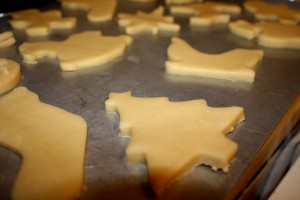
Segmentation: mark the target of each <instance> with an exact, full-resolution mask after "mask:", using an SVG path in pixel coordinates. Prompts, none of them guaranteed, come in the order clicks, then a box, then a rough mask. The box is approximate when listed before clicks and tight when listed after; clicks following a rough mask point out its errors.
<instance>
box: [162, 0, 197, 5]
mask: <svg viewBox="0 0 300 200" xmlns="http://www.w3.org/2000/svg"><path fill="white" fill-rule="evenodd" d="M195 1H198V2H202V0H165V3H166V4H167V5H170V4H185V3H192V2H195Z"/></svg>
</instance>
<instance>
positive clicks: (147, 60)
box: [0, 0, 300, 199]
mask: <svg viewBox="0 0 300 200" xmlns="http://www.w3.org/2000/svg"><path fill="white" fill-rule="evenodd" d="M158 4H161V1H157V2H155V1H153V2H150V3H136V2H129V1H124V0H123V1H121V0H120V1H119V5H118V12H120V11H122V12H135V11H136V10H138V9H140V10H145V11H150V10H152V9H153V8H155V7H156V6H157V5H158ZM52 8H60V5H59V3H54V4H51V5H47V6H45V7H42V8H41V9H45V10H47V9H52ZM64 13H65V15H76V16H77V17H78V28H76V29H75V30H73V31H72V32H73V33H74V32H81V31H84V30H101V31H102V32H103V34H104V35H120V34H124V30H123V29H121V28H119V27H118V25H117V21H116V18H115V19H114V20H112V21H110V22H106V23H99V24H92V23H89V22H87V20H86V19H85V12H84V11H78V12H71V11H64ZM240 17H241V18H246V19H248V20H253V19H252V17H251V16H250V15H249V14H247V13H243V14H242V15H241V16H240ZM8 19H9V17H5V18H1V19H0V24H1V27H0V31H1V32H3V31H5V30H10V26H9V24H8V22H7V20H8ZM176 22H178V23H180V24H181V27H182V29H181V31H180V33H179V34H178V35H177V36H178V37H180V38H183V39H184V40H186V41H187V42H188V43H190V44H191V45H192V46H193V47H194V48H196V49H198V50H201V51H204V52H207V53H220V52H223V51H227V50H231V49H233V48H250V49H252V48H253V49H262V50H264V52H265V54H264V57H263V59H262V61H261V63H260V65H259V66H258V68H257V71H256V78H255V82H254V83H252V84H250V83H244V82H232V81H226V80H218V79H212V78H201V77H187V76H176V75H168V74H166V73H165V71H164V63H165V61H166V59H167V51H166V50H167V47H168V46H169V44H170V39H171V37H172V36H174V35H165V34H161V35H158V36H153V35H151V34H146V33H145V34H139V35H135V36H133V43H132V45H131V46H130V47H129V48H128V50H127V51H126V54H125V55H124V56H122V57H121V58H118V59H117V60H115V61H113V62H110V63H108V64H105V65H104V66H99V67H94V68H89V69H84V70H80V71H74V72H63V71H61V70H60V68H59V65H58V62H57V61H51V60H47V59H43V60H40V61H39V62H38V64H36V65H26V64H24V63H22V59H21V56H20V54H19V53H18V46H19V45H20V44H21V43H23V42H24V41H32V40H39V39H28V38H26V37H25V34H24V33H23V32H20V31H14V34H15V37H16V38H17V44H16V45H14V46H12V47H10V48H6V49H2V50H0V57H4V58H10V59H13V60H15V61H17V62H19V63H20V64H21V67H22V73H23V79H22V81H21V83H20V84H19V86H26V87H27V88H29V89H30V90H32V91H33V92H35V93H37V94H38V95H39V97H40V99H41V101H43V102H45V103H49V104H51V105H54V106H57V107H60V108H63V109H65V110H67V111H70V112H72V113H76V114H78V115H80V116H82V117H83V118H85V120H86V121H87V123H88V141H87V149H86V161H85V191H84V192H83V194H82V197H81V198H82V199H120V198H122V199H156V198H157V197H156V196H155V195H154V193H153V192H152V190H151V187H150V185H149V183H148V182H147V169H146V166H145V165H142V164H141V165H131V164H128V163H127V162H126V160H125V149H126V145H127V144H128V142H129V140H130V139H128V138H122V137H120V136H119V128H118V126H119V118H118V117H117V116H116V115H114V114H112V113H107V112H106V111H105V105H104V102H105V100H106V99H107V98H108V95H109V93H110V92H125V91H128V90H130V91H132V94H133V95H134V96H141V97H143V96H145V97H158V96H166V97H169V98H170V100H172V101H186V100H193V99H205V100H206V101H207V102H208V105H209V106H214V107H218V106H242V107H244V108H245V116H246V121H245V122H243V123H241V124H240V125H238V126H237V127H236V128H235V130H234V132H233V133H231V134H229V136H228V137H229V138H230V139H232V140H233V141H235V142H237V143H238V145H239V149H238V153H237V155H236V158H235V160H234V162H233V164H232V166H231V168H230V171H229V173H228V174H225V173H223V172H221V171H218V172H214V171H212V170H211V169H210V168H209V167H205V166H199V167H195V168H194V169H193V170H191V171H190V172H189V173H188V174H187V175H186V176H184V177H183V178H182V179H181V180H180V181H178V182H176V183H175V184H173V185H172V186H171V188H170V189H169V190H167V191H166V192H165V193H164V194H163V195H162V196H161V197H160V198H157V199H226V198H227V199H232V198H235V197H237V196H238V195H241V193H242V191H243V190H244V189H245V188H246V187H247V184H248V183H249V182H250V181H251V179H252V178H253V177H254V175H255V174H256V172H258V171H259V169H260V167H261V166H262V165H263V164H264V162H265V161H266V160H267V159H268V158H269V157H270V155H271V154H272V153H273V152H274V150H275V149H276V148H277V146H278V145H279V144H280V142H281V141H282V140H283V138H284V137H285V136H286V135H287V134H288V133H289V131H290V130H291V128H292V127H293V126H294V124H295V123H296V122H297V121H299V118H300V117H299V116H300V98H299V97H298V99H296V98H297V95H298V94H299V92H300V66H299V63H300V50H278V49H267V48H263V47H259V46H257V45H256V44H255V43H254V42H252V41H247V40H244V39H241V38H238V37H236V36H234V35H232V34H231V33H230V32H229V30H228V29H227V27H226V26H214V27H212V28H209V29H203V28H199V27H198V28H197V27H190V26H189V25H188V19H187V18H177V19H176ZM70 34H71V33H70V32H67V33H66V32H56V33H54V35H52V36H50V37H49V39H50V40H63V39H65V38H67V37H68V36H69V35H70ZM40 39H43V38H40ZM0 123H1V122H0ZM45 156H46V155H45ZM21 162H22V161H21V158H20V157H19V156H18V155H16V154H14V153H12V152H10V151H8V150H7V149H5V148H3V147H0V199H7V198H9V194H10V191H11V188H12V185H13V182H14V179H15V177H16V175H17V173H18V169H19V167H20V165H21Z"/></svg>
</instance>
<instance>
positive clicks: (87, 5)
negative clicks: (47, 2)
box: [62, 0, 117, 22]
mask: <svg viewBox="0 0 300 200" xmlns="http://www.w3.org/2000/svg"><path fill="white" fill-rule="evenodd" d="M62 6H63V8H66V9H71V10H79V9H84V10H88V14H87V18H88V20H89V21H90V22H104V21H108V20H111V19H112V17H113V16H114V13H115V9H116V6H117V1H116V0H63V1H62Z"/></svg>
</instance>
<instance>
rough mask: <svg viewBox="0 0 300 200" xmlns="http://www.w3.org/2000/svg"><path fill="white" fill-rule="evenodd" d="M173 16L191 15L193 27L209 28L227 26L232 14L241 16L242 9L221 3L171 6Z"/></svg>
mask: <svg viewBox="0 0 300 200" xmlns="http://www.w3.org/2000/svg"><path fill="white" fill-rule="evenodd" d="M170 11H171V13H172V15H190V16H191V17H190V24H191V25H201V26H209V25H212V24H227V23H228V22H229V21H230V14H235V15H236V14H239V13H240V12H241V8H240V7H239V6H238V5H235V4H229V3H221V2H204V3H193V4H187V5H176V6H171V7H170Z"/></svg>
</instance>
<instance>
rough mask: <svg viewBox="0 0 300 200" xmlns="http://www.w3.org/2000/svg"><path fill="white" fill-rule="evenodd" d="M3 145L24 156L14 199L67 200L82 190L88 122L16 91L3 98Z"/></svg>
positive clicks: (0, 128) (0, 110) (26, 92)
mask: <svg viewBox="0 0 300 200" xmlns="http://www.w3.org/2000/svg"><path fill="white" fill-rule="evenodd" d="M0 121H1V123H0V144H2V145H4V146H5V147H7V148H8V149H11V150H13V151H15V152H17V153H19V154H21V156H22V158H23V162H22V166H21V169H20V171H19V174H18V176H17V178H16V180H15V183H14V186H13V190H12V199H15V200H18V199H30V200H40V199H43V200H53V199H55V200H60V199H61V200H65V199H75V198H76V197H79V195H80V193H81V191H82V189H83V181H84V159H85V146H86V136H87V125H86V122H85V121H84V120H83V119H82V118H81V117H79V116H77V115H74V114H71V113H69V112H67V111H64V110H62V109H59V108H56V107H54V106H51V105H49V104H45V103H42V102H40V101H39V98H38V96H37V95H36V94H34V93H33V92H31V91H29V90H27V89H26V88H24V87H20V88H17V89H15V90H13V91H12V92H11V93H9V94H7V95H6V96H3V97H2V98H0Z"/></svg>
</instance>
